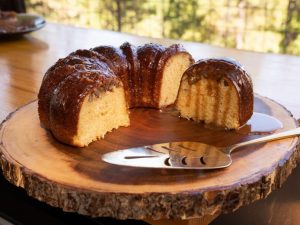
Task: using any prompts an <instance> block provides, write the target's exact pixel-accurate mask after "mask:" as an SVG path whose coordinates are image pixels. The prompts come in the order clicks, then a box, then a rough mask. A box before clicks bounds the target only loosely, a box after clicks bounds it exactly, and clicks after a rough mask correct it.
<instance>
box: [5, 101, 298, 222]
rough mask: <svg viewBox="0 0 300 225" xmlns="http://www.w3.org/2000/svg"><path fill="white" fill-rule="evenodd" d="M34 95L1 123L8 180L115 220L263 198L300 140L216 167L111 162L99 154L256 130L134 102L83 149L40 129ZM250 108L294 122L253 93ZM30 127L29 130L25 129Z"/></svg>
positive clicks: (251, 150)
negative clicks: (213, 125) (125, 116)
mask: <svg viewBox="0 0 300 225" xmlns="http://www.w3.org/2000/svg"><path fill="white" fill-rule="evenodd" d="M37 107H38V105H37V101H34V102H32V103H30V104H27V105H25V106H23V107H21V108H19V109H18V110H17V111H16V112H14V113H12V114H11V115H10V116H8V117H7V119H6V120H5V121H4V122H3V123H2V125H1V126H0V165H1V168H2V173H3V175H4V177H5V178H6V179H8V180H9V181H10V182H11V183H13V184H15V185H16V186H19V187H22V188H24V189H25V190H26V192H27V193H28V194H29V195H30V196H32V197H34V198H36V199H39V200H40V201H44V202H46V203H48V204H50V205H51V206H55V207H60V208H62V209H63V210H64V211H68V212H78V213H80V214H84V215H88V216H91V217H114V218H117V219H156V220H158V219H167V218H177V219H191V218H200V217H202V216H204V215H218V214H220V213H228V212H232V211H235V210H236V209H238V208H239V207H241V206H243V205H247V204H250V203H251V202H254V201H256V200H259V199H263V198H265V197H267V196H268V195H269V194H270V193H271V191H273V190H274V189H277V188H279V187H281V185H282V183H283V182H284V181H285V180H286V178H287V177H288V176H289V175H290V173H291V172H292V169H293V168H294V167H295V166H296V162H297V160H298V159H299V156H300V150H299V146H300V145H299V141H300V140H299V138H287V139H283V140H278V141H273V142H268V143H264V144H260V145H252V146H248V147H245V148H243V149H239V150H238V151H235V152H234V153H233V154H232V157H233V164H232V165H231V166H230V167H228V168H226V169H222V170H214V171H198V170H189V171H187V170H184V171H182V170H179V171H178V170H177V171H175V170H164V169H145V168H133V167H122V166H115V165H111V164H108V163H105V162H103V161H102V160H101V156H102V155H103V154H105V153H108V152H111V151H115V150H119V149H124V148H130V147H136V146H143V145H151V144H154V143H164V142H170V141H183V140H186V141H200V142H202V143H207V144H212V145H216V146H227V145H231V144H234V143H237V142H241V141H245V140H250V139H253V138H257V136H256V135H254V134H239V133H236V132H234V131H223V130H212V129H207V128H205V127H204V126H203V125H201V124H199V123H195V122H193V121H189V120H186V119H182V118H179V117H178V116H175V115H174V114H172V113H170V112H160V111H159V110H154V109H147V108H136V109H133V110H131V111H130V120H131V125H130V126H129V127H126V128H125V127H121V128H119V129H117V130H115V131H113V132H110V133H108V134H107V135H105V138H104V139H102V140H99V141H95V142H93V143H92V144H90V145H89V146H88V147H85V148H75V147H71V146H68V145H65V144H62V143H59V142H58V141H57V140H55V139H54V138H53V136H52V135H51V133H50V132H48V131H47V130H45V129H44V128H43V127H41V124H40V120H39V117H38V111H37ZM254 109H255V111H256V112H260V113H264V114H268V115H271V116H274V117H276V118H278V119H279V120H280V121H281V122H282V124H283V128H282V129H281V130H278V132H280V131H283V130H289V129H293V128H296V127H297V123H296V121H295V119H294V118H293V117H292V116H291V114H290V113H289V112H288V111H287V110H286V109H285V108H284V107H282V106H281V105H279V104H278V103H276V102H274V101H272V100H270V99H268V98H265V97H262V96H256V97H255V104H254ZM28 131H30V132H28Z"/></svg>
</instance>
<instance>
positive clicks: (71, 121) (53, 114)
mask: <svg viewBox="0 0 300 225" xmlns="http://www.w3.org/2000/svg"><path fill="white" fill-rule="evenodd" d="M127 108H128V106H127V103H126V99H125V92H124V88H123V85H122V83H121V81H120V80H119V78H117V77H116V76H114V75H107V74H106V75H104V74H101V73H99V72H95V71H81V72H78V73H75V74H73V75H71V76H69V77H67V78H66V79H65V80H64V81H63V82H61V83H60V84H59V86H58V87H57V88H56V89H55V91H54V93H53V96H52V99H51V102H50V124H51V131H52V133H53V135H54V136H55V137H56V138H57V139H59V140H60V141H62V142H64V143H67V144H71V145H75V146H78V147H84V146H87V145H88V144H89V143H91V142H92V141H95V140H97V139H100V138H103V137H104V135H105V134H106V133H107V132H110V131H112V130H113V129H114V128H118V127H120V126H129V113H128V109H127Z"/></svg>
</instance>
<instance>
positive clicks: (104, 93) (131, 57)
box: [38, 43, 194, 147]
mask: <svg viewBox="0 0 300 225" xmlns="http://www.w3.org/2000/svg"><path fill="white" fill-rule="evenodd" d="M193 62H194V61H193V59H192V57H191V55H190V54H189V53H188V52H187V51H186V50H185V49H184V48H183V47H182V46H181V45H178V44H174V45H171V46H170V47H167V48H166V47H163V46H161V45H158V44H146V45H144V46H140V47H135V46H133V45H131V44H129V43H124V44H123V45H122V46H120V48H115V47H112V46H99V47H96V48H93V49H90V50H77V51H75V52H73V53H71V54H70V55H69V56H67V57H66V58H63V59H60V60H58V61H57V62H56V63H55V64H54V65H53V66H52V67H50V68H49V70H48V71H47V72H46V74H45V76H44V78H43V81H42V84H41V87H40V90H39V94H38V112H39V117H40V121H41V124H42V125H43V126H44V127H45V128H47V129H49V130H51V132H52V134H53V135H54V136H55V137H56V138H57V139H58V140H60V141H62V142H64V143H66V144H70V145H75V146H79V147H83V146H86V145H88V144H89V143H90V142H92V141H94V140H96V139H99V138H101V137H103V136H104V135H105V134H106V133H107V132H109V131H111V130H112V129H114V128H118V127H119V126H128V125H129V116H128V108H133V107H152V108H162V107H166V106H168V105H170V104H173V103H174V102H175V100H176V97H177V93H178V89H179V85H180V80H181V77H182V75H183V73H184V71H185V70H186V69H187V68H188V67H189V66H190V65H191V64H192V63H193Z"/></svg>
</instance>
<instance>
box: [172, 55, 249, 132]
mask: <svg viewBox="0 0 300 225" xmlns="http://www.w3.org/2000/svg"><path fill="white" fill-rule="evenodd" d="M253 98H254V97H253V85H252V81H251V78H250V76H249V75H248V74H247V73H246V71H245V70H244V69H243V68H242V67H241V66H240V65H239V64H238V63H236V62H235V61H233V60H229V59H208V60H200V61H198V62H197V63H195V64H194V65H192V66H191V67H190V68H189V69H188V70H187V71H186V72H185V73H184V75H183V77H182V81H181V87H180V90H179V93H178V98H177V102H176V107H177V109H178V110H179V112H180V114H181V116H182V117H185V118H188V119H193V120H195V121H203V122H204V123H206V124H210V125H212V126H218V127H224V128H229V129H237V128H239V127H240V126H242V125H244V124H245V123H246V122H247V121H248V120H249V119H250V117H251V116H252V113H253V104H254V103H253V101H254V100H253Z"/></svg>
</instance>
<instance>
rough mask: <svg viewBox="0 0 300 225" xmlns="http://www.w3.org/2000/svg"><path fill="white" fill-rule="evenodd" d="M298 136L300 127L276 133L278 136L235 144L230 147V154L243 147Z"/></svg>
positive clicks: (272, 135)
mask: <svg viewBox="0 0 300 225" xmlns="http://www.w3.org/2000/svg"><path fill="white" fill-rule="evenodd" d="M296 135H300V127H298V128H296V129H292V130H287V131H283V132H280V133H276V134H271V135H268V136H265V137H261V138H257V139H253V140H250V141H245V142H241V143H237V144H234V145H232V146H231V147H230V152H229V153H231V152H232V151H233V150H235V149H237V148H240V147H243V146H247V145H252V144H258V143H262V142H267V141H275V140H279V139H283V138H287V137H292V136H296Z"/></svg>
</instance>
